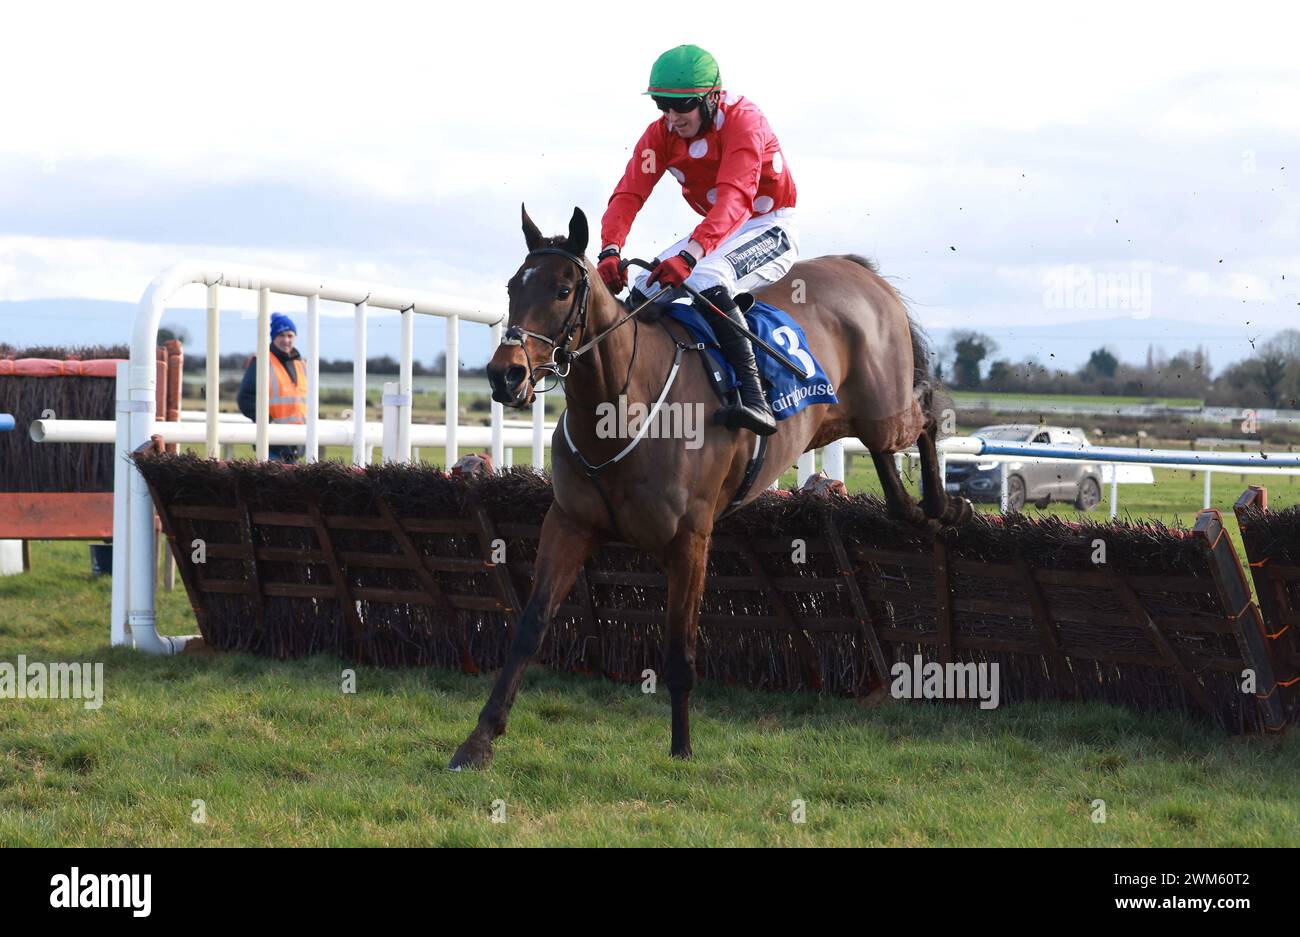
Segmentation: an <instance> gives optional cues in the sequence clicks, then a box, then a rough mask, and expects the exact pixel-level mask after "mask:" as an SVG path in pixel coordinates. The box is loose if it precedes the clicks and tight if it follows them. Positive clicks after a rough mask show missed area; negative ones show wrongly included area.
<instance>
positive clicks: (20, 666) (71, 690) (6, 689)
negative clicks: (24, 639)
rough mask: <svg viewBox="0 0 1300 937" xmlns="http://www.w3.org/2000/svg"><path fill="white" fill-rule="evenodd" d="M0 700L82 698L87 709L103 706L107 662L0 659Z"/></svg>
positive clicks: (19, 656) (20, 657) (24, 658)
mask: <svg viewBox="0 0 1300 937" xmlns="http://www.w3.org/2000/svg"><path fill="white" fill-rule="evenodd" d="M0 699H79V700H85V704H84V705H85V707H86V708H87V709H99V707H101V706H103V705H104V665H103V664H102V663H99V664H91V663H90V662H89V661H80V662H74V663H67V664H58V663H55V664H42V663H28V662H27V655H26V654H19V655H18V663H17V665H15V664H11V663H9V662H8V661H0Z"/></svg>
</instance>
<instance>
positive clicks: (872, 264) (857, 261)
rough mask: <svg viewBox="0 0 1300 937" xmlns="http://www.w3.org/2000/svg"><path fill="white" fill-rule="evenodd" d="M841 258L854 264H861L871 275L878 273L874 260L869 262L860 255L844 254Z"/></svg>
mask: <svg viewBox="0 0 1300 937" xmlns="http://www.w3.org/2000/svg"><path fill="white" fill-rule="evenodd" d="M843 257H844V259H845V260H851V261H853V262H854V263H855V264H861V265H862V266H864V267H866V268H867V269H868V270H870V271H871V272H872V273H877V274H878V273H880V268H879V267H878V266H876V262H875V261H874V260H870V259H868V258H866V257H863V256H862V255H861V254H844V255H843Z"/></svg>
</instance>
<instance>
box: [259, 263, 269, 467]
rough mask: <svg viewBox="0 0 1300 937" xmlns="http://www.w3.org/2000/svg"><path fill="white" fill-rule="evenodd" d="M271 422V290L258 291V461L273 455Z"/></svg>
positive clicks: (264, 288)
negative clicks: (269, 428)
mask: <svg viewBox="0 0 1300 937" xmlns="http://www.w3.org/2000/svg"><path fill="white" fill-rule="evenodd" d="M270 423H271V291H270V290H269V289H267V288H266V287H263V288H262V289H260V290H258V291H257V452H256V456H257V461H259V462H265V461H266V460H267V459H268V458H270V455H271V446H270V443H269V442H268V441H267V432H268V431H267V427H268V426H269V425H270Z"/></svg>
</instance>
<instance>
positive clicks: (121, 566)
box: [109, 361, 131, 647]
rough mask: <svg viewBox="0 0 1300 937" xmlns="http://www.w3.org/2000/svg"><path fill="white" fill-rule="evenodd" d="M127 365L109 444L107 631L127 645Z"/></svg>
mask: <svg viewBox="0 0 1300 937" xmlns="http://www.w3.org/2000/svg"><path fill="white" fill-rule="evenodd" d="M130 368H131V365H130V364H128V363H127V362H125V361H121V362H118V365H117V406H116V410H117V412H116V414H115V416H116V417H117V441H116V442H115V443H114V444H113V598H112V617H111V618H110V625H109V635H110V637H111V640H112V644H113V647H121V646H122V645H129V644H130V643H131V638H130V637H129V636H128V635H127V631H126V610H127V604H128V596H127V582H128V575H129V574H128V570H129V569H130V565H129V563H128V556H129V553H128V551H129V549H130V544H131V538H130V535H129V533H128V531H127V522H128V517H127V500H128V491H129V485H130V478H131V473H130V468H131V465H130V463H129V462H128V461H127V459H128V458H129V457H130V455H131V412H130V401H131V386H130Z"/></svg>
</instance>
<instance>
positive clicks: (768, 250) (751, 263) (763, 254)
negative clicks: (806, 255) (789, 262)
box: [726, 226, 790, 280]
mask: <svg viewBox="0 0 1300 937" xmlns="http://www.w3.org/2000/svg"><path fill="white" fill-rule="evenodd" d="M789 249H790V235H788V234H786V233H785V230H784V229H782V228H778V227H776V226H773V227H771V228H768V229H767V230H766V231H764V232H763V233H762V234H760V235H758V236H757V237H755V238H753V239H752V240H749V241H746V242H745V243H744V244H741V245H740V246H739V247H737V248H734V249H733V250H731V251H728V252H727V255H726V258H727V263H729V264H731V269H732V270H734V271H736V279H737V280H739V279H740V278H741V277H744V276H748V275H749V274H751V273H753V272H754V271H755V270H757V269H758V268H759V267H761V266H763V265H764V264H766V263H769V262H771V261H773V260H776V258H778V257H780V256H781V255H782V254H784V253H785V252H786V251H788V250H789Z"/></svg>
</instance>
